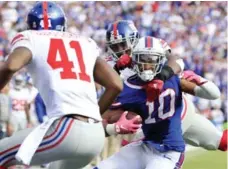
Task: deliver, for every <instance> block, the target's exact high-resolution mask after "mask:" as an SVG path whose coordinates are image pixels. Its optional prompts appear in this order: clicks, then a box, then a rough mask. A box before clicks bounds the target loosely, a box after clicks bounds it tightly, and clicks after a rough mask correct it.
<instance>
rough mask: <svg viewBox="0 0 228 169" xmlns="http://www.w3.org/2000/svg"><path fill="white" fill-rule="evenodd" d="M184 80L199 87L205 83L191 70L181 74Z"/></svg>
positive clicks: (204, 80)
mask: <svg viewBox="0 0 228 169" xmlns="http://www.w3.org/2000/svg"><path fill="white" fill-rule="evenodd" d="M182 78H184V79H186V80H188V81H190V82H192V83H195V84H196V85H198V86H201V85H203V84H204V83H206V82H207V81H206V79H204V78H202V77H201V76H199V75H197V74H195V73H194V72H193V71H191V70H186V71H184V72H183V77H182Z"/></svg>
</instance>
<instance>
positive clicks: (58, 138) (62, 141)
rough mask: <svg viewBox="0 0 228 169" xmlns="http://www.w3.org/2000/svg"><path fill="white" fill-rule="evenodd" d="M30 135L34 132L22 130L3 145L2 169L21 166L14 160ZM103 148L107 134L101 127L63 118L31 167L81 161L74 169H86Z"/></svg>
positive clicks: (47, 138) (57, 121)
mask: <svg viewBox="0 0 228 169" xmlns="http://www.w3.org/2000/svg"><path fill="white" fill-rule="evenodd" d="M31 131H32V129H26V130H22V131H19V132H17V133H15V134H14V135H13V136H12V137H9V138H5V139H3V140H1V141H0V155H1V157H2V158H1V159H0V166H4V167H9V166H12V165H16V164H20V163H19V162H18V161H16V160H15V158H14V156H15V154H16V153H17V151H18V148H19V145H20V144H21V143H22V141H23V140H24V138H25V137H26V136H27V135H28V134H29V133H30V132H31ZM91 140H92V141H91ZM103 144H104V131H103V126H102V124H101V123H93V124H92V123H91V124H90V123H86V122H82V121H78V120H76V119H73V118H68V117H64V118H61V119H60V120H56V121H55V122H54V123H53V124H52V126H51V127H50V129H49V130H48V132H47V134H46V136H45V137H44V139H43V141H42V143H41V144H40V146H39V148H38V150H37V151H36V154H35V155H34V156H33V158H32V161H31V165H40V164H43V163H49V162H52V161H57V160H64V159H73V158H78V159H80V160H78V161H79V162H78V163H77V164H75V165H74V168H77V167H78V168H79V167H83V166H84V165H86V164H87V163H89V162H90V161H91V160H92V159H93V157H94V156H96V155H97V154H98V153H99V152H100V151H101V149H102V148H103ZM56 169H58V168H56Z"/></svg>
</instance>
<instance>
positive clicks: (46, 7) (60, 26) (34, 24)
mask: <svg viewBox="0 0 228 169" xmlns="http://www.w3.org/2000/svg"><path fill="white" fill-rule="evenodd" d="M27 26H28V29H29V30H56V31H65V29H66V17H65V13H64V11H63V10H62V8H61V7H60V6H59V5H57V4H55V3H53V2H38V3H36V4H35V6H34V7H33V8H32V9H31V10H30V12H29V13H28V16H27Z"/></svg>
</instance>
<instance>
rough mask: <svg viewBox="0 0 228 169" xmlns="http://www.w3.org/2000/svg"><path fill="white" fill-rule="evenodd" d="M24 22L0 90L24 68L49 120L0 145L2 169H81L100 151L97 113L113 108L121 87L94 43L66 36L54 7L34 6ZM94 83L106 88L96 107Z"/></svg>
mask: <svg viewBox="0 0 228 169" xmlns="http://www.w3.org/2000/svg"><path fill="white" fill-rule="evenodd" d="M27 23H28V29H30V30H28V31H24V32H21V33H18V34H17V35H16V36H15V37H14V38H13V40H12V42H11V45H12V47H11V52H10V54H9V57H8V59H7V60H6V61H5V62H4V63H3V64H2V65H0V89H2V88H3V87H4V86H5V84H7V82H8V81H9V79H10V78H11V77H12V75H13V74H14V73H15V72H16V71H18V70H19V69H21V68H22V67H24V66H27V69H28V71H29V73H30V74H31V77H32V79H33V81H34V86H35V87H36V88H37V89H38V90H39V92H40V94H41V96H42V98H43V100H44V103H45V105H46V108H47V115H48V117H49V120H47V121H46V122H44V123H42V124H41V125H39V126H38V127H36V128H31V129H25V130H22V131H20V132H16V133H15V134H14V135H12V136H11V137H9V138H4V139H2V140H0V157H1V158H0V166H1V167H2V168H7V167H10V166H12V165H17V164H25V165H39V164H43V163H49V162H52V161H58V162H56V163H54V164H55V165H52V164H51V165H50V168H51V169H76V168H81V167H83V166H85V165H87V164H88V163H89V162H90V161H91V160H92V159H93V158H94V157H95V156H96V155H97V154H99V153H100V151H101V150H102V148H103V145H104V129H103V125H102V123H101V115H100V113H101V114H102V113H104V111H105V110H107V108H108V107H109V106H110V105H111V103H112V102H113V101H114V99H115V98H116V96H117V95H118V94H119V92H121V90H122V88H123V84H122V82H121V79H120V78H119V76H118V75H117V74H116V72H115V71H113V70H112V69H111V68H110V67H109V66H108V65H107V63H106V62H105V61H104V60H102V59H101V58H100V57H99V55H100V50H99V48H98V47H97V45H96V43H95V42H94V41H93V40H92V39H90V38H86V37H82V36H78V35H75V34H71V33H67V32H64V30H65V24H66V23H65V14H64V12H63V10H62V9H61V8H60V7H59V6H58V5H56V4H55V3H53V2H38V3H36V4H35V6H34V7H33V8H32V10H31V11H30V12H29V14H28V17H27ZM95 81H96V82H98V83H100V84H101V85H102V86H105V87H106V90H105V92H104V94H103V95H102V96H101V99H100V100H99V102H97V98H96V90H95ZM1 167H0V168H1Z"/></svg>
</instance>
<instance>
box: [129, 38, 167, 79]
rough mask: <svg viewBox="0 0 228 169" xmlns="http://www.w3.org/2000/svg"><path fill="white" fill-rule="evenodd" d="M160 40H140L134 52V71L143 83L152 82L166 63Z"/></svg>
mask: <svg viewBox="0 0 228 169" xmlns="http://www.w3.org/2000/svg"><path fill="white" fill-rule="evenodd" d="M165 53H166V52H165V49H164V47H163V44H162V42H161V40H160V39H157V38H154V37H151V36H146V37H142V38H140V39H139V41H138V43H137V45H136V46H135V48H134V49H133V52H132V61H133V69H134V70H135V71H136V73H137V74H138V76H139V77H140V78H141V79H142V80H143V81H151V80H152V79H153V78H154V77H155V76H156V75H157V74H158V73H160V72H161V69H162V67H163V65H164V63H165V61H166V57H165Z"/></svg>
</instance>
